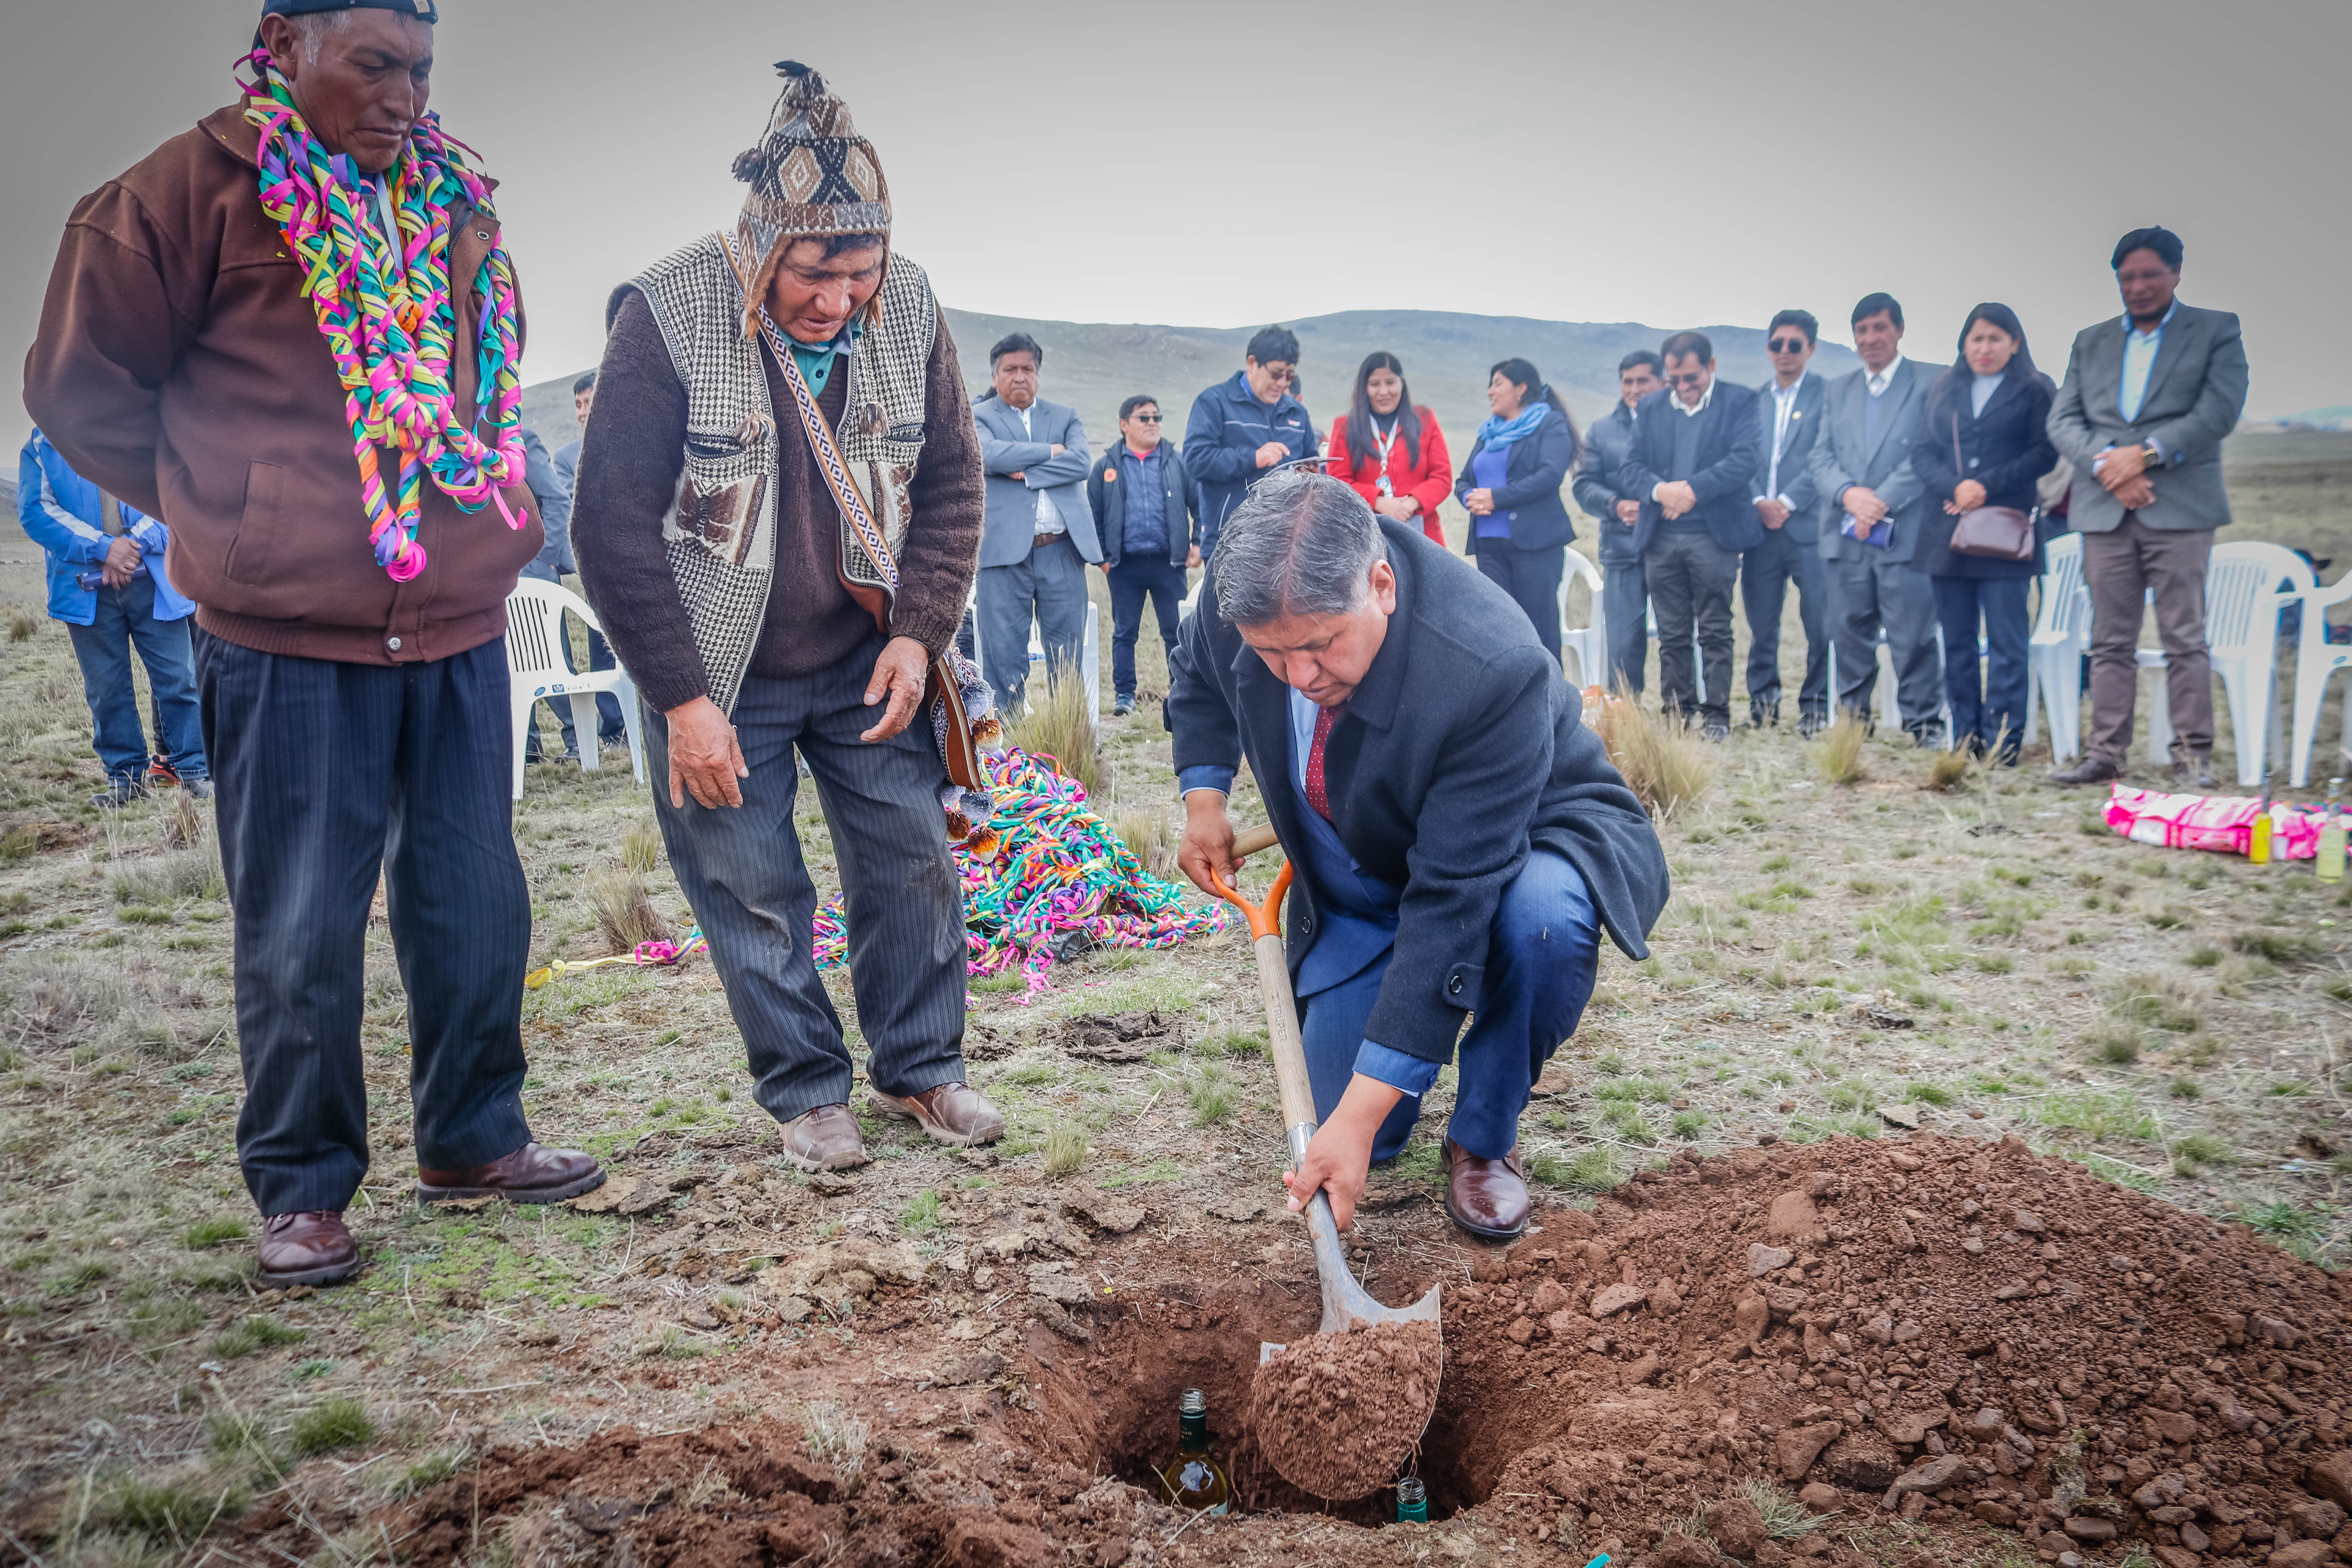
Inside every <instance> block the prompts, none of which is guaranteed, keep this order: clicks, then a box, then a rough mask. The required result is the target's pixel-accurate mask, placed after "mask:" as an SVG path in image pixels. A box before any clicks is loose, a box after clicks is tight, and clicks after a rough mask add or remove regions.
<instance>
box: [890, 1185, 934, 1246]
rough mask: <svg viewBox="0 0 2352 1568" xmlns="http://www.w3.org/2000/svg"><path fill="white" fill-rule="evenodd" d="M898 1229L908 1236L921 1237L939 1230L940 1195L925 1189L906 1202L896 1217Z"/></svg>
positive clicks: (927, 1188)
mask: <svg viewBox="0 0 2352 1568" xmlns="http://www.w3.org/2000/svg"><path fill="white" fill-rule="evenodd" d="M898 1228H899V1229H900V1230H903V1231H905V1232H907V1233H908V1235H909V1236H921V1235H924V1234H926V1233H928V1232H930V1231H934V1230H937V1229H939V1228H940V1194H937V1193H935V1192H933V1191H932V1190H931V1189H930V1188H929V1187H925V1188H924V1189H923V1190H922V1191H921V1192H919V1193H917V1194H915V1195H914V1196H913V1197H911V1198H909V1199H908V1200H907V1206H906V1208H905V1209H904V1210H903V1211H902V1212H901V1213H900V1214H899V1215H898Z"/></svg>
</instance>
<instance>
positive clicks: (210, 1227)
mask: <svg viewBox="0 0 2352 1568" xmlns="http://www.w3.org/2000/svg"><path fill="white" fill-rule="evenodd" d="M252 1234H253V1232H252V1231H251V1230H250V1229H248V1228H247V1226H246V1223H245V1221H243V1220H241V1219H239V1218H237V1217H236V1215H220V1216H219V1217H218V1218H215V1219H200V1220H198V1221H196V1223H195V1224H194V1225H192V1226H189V1227H188V1228H187V1229H186V1230H185V1231H184V1232H183V1233H182V1234H181V1237H180V1239H181V1240H183V1241H184V1242H186V1243H187V1244H188V1250H189V1251H191V1252H204V1251H206V1250H208V1249H210V1248H212V1247H222V1246H226V1244H227V1243H229V1242H232V1241H243V1240H244V1239H245V1238H246V1237H248V1236H250V1235H252Z"/></svg>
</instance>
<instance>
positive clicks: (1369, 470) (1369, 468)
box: [1323, 414, 1381, 506]
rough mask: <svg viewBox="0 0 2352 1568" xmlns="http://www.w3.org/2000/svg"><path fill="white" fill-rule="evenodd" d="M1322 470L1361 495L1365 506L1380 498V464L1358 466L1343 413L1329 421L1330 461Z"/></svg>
mask: <svg viewBox="0 0 2352 1568" xmlns="http://www.w3.org/2000/svg"><path fill="white" fill-rule="evenodd" d="M1323 471H1324V472H1325V473H1327V474H1328V475H1330V476H1331V477H1332V478H1333V479H1338V480H1340V481H1341V482H1342V483H1344V484H1345V485H1347V487H1348V488H1349V489H1351V490H1353V491H1355V492H1356V493H1357V494H1358V495H1360V496H1361V497H1363V498H1364V503H1365V504H1366V505H1367V506H1369V505H1370V504H1371V503H1372V502H1373V501H1376V500H1380V499H1381V470H1380V466H1379V465H1378V464H1377V463H1370V464H1364V465H1359V464H1358V463H1357V462H1356V460H1355V458H1354V456H1353V455H1352V454H1350V453H1349V450H1348V416H1346V415H1344V414H1342V415H1340V416H1339V417H1338V418H1337V419H1334V420H1332V421H1331V461H1330V464H1329V466H1328V467H1327V468H1325V469H1324V470H1323Z"/></svg>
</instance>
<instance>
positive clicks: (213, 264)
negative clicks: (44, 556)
mask: <svg viewBox="0 0 2352 1568" xmlns="http://www.w3.org/2000/svg"><path fill="white" fill-rule="evenodd" d="M434 20H435V17H434V14H433V9H432V5H431V3H430V0H268V5H266V7H265V15H264V16H263V18H262V25H261V34H260V37H261V43H262V46H263V47H265V48H266V49H267V51H268V56H269V61H268V69H267V70H266V71H265V73H264V86H265V91H267V90H279V91H285V92H286V94H287V98H288V100H289V101H290V103H291V105H292V107H293V109H294V110H296V111H297V112H298V113H299V121H295V122H293V123H292V124H291V125H290V126H289V128H288V130H287V131H286V132H281V134H282V135H284V136H287V137H288V138H289V140H290V138H292V137H293V136H294V135H296V134H298V133H305V134H307V135H308V136H310V137H314V138H315V139H316V141H317V142H318V144H319V147H320V148H321V149H323V153H324V154H332V155H335V156H336V157H338V158H341V159H344V160H347V161H348V162H347V163H345V164H343V165H342V166H341V169H339V174H341V177H342V178H344V179H346V180H347V181H348V182H349V186H348V188H349V189H351V190H352V194H353V200H352V205H353V206H354V207H355V208H356V209H358V210H359V211H360V212H361V214H362V221H373V222H382V221H384V218H385V212H386V207H387V205H389V203H390V202H391V201H392V200H393V199H394V197H393V195H392V194H391V193H390V191H389V190H388V189H387V186H386V184H385V183H384V182H383V180H382V179H381V178H380V176H381V175H382V174H383V172H384V171H385V170H387V169H393V168H394V164H395V163H396V162H399V161H402V160H404V159H405V158H407V157H409V156H410V155H411V149H412V148H414V147H422V146H423V145H424V143H425V137H426V132H427V129H428V128H427V127H426V126H424V125H420V123H419V122H420V121H423V120H424V119H425V97H426V93H427V89H428V87H429V83H430V77H431V71H432V48H433V22H434ZM249 101H250V103H251V104H252V105H254V106H255V110H256V112H257V113H259V114H263V115H265V116H266V114H267V111H268V106H269V104H270V102H271V101H272V100H270V99H268V97H267V96H265V95H264V94H263V93H257V96H256V97H254V98H253V99H252V100H249ZM304 127H307V132H303V131H302V128H304ZM412 132H415V135H414V137H413V138H412ZM261 135H262V132H261V129H260V126H259V124H258V123H257V121H253V120H249V119H248V117H247V105H232V106H230V107H228V108H226V109H222V110H216V111H215V112H214V113H213V114H211V115H209V116H207V117H206V118H205V120H204V121H201V122H200V123H199V124H198V125H197V126H196V127H195V129H194V130H193V131H189V132H184V133H182V134H181V135H179V136H175V137H173V139H172V140H171V141H169V142H164V143H163V146H161V147H159V148H158V149H156V151H155V152H153V153H151V154H149V155H148V157H147V158H146V159H144V160H143V161H142V162H141V163H138V164H137V165H136V166H135V167H133V168H132V169H131V170H130V171H129V172H128V173H126V174H122V175H121V177H119V178H117V179H114V180H111V181H110V182H108V183H107V184H105V185H103V186H101V187H100V189H99V190H98V191H97V192H96V193H95V194H93V195H89V196H87V197H85V198H84V199H83V200H82V201H81V203H80V204H79V205H78V206H76V207H75V209H74V212H73V216H72V217H71V218H70V219H69V220H68V224H67V226H66V233H65V239H64V242H63V244H62V246H61V247H59V250H58V260H57V267H56V269H55V271H54V272H53V274H52V275H51V277H50V280H49V289H48V295H47V300H46V301H45V302H44V304H43V307H42V313H41V327H40V334H39V337H38V339H37V342H35V344H34V347H33V352H32V353H31V355H30V356H29V357H28V358H27V360H26V367H25V402H26V406H27V407H28V408H30V409H31V410H32V411H33V413H34V416H35V417H36V418H37V419H38V420H39V422H40V424H41V426H42V428H43V429H45V430H46V431H47V432H48V434H49V437H50V439H51V440H53V441H54V442H55V443H56V444H57V446H58V448H59V449H60V450H61V451H63V452H65V453H66V454H67V456H68V458H70V460H71V461H72V462H73V464H74V465H75V467H76V468H79V470H80V471H81V472H83V473H85V474H88V475H89V477H90V478H92V479H95V480H97V481H98V482H99V483H100V484H102V485H104V486H105V487H106V488H107V489H109V490H110V491H112V492H114V493H115V494H118V495H121V497H123V498H124V499H125V500H128V501H130V502H131V504H132V505H134V506H136V507H138V508H139V509H140V510H143V511H147V512H151V513H154V514H156V515H158V516H161V517H163V518H164V519H166V520H168V521H169V524H170V526H171V530H172V545H171V550H170V553H169V555H168V557H167V561H166V569H167V570H168V571H169V573H170V574H171V578H172V581H173V584H174V585H175V586H176V587H177V588H179V590H180V591H181V592H183V593H184V594H185V595H188V596H189V597H190V598H193V599H194V600H195V601H196V603H197V605H198V608H197V611H196V625H197V627H198V630H197V635H196V666H197V681H198V690H199V696H200V699H201V700H202V703H203V717H204V734H205V750H206V752H208V753H209V754H210V756H211V759H212V764H213V777H214V780H215V785H216V789H217V797H218V800H219V831H220V845H221V858H222V862H223V866H224V868H225V870H226V873H227V878H228V887H229V896H230V900H231V902H232V903H233V905H234V907H235V910H236V1022H237V1035H238V1043H239V1049H240V1051H241V1054H242V1056H243V1058H244V1065H245V1078H246V1093H247V1100H246V1106H245V1110H244V1112H243V1114H242V1115H241V1116H240V1117H239V1119H238V1122H237V1154H238V1159H239V1162H240V1163H241V1164H242V1166H243V1168H244V1173H245V1179H246V1185H247V1190H248V1191H250V1192H251V1193H252V1194H253V1198H254V1201H255V1203H256V1204H257V1205H259V1207H260V1210H261V1213H262V1215H264V1216H265V1219H266V1221H267V1224H266V1226H265V1227H264V1231H263V1235H262V1240H261V1245H260V1275H259V1278H260V1279H261V1281H262V1282H263V1283H264V1284H266V1285H272V1286H287V1285H296V1284H329V1283H332V1282H334V1281H337V1280H341V1279H347V1278H349V1277H350V1276H351V1275H352V1273H353V1272H354V1271H355V1270H356V1268H358V1252H357V1248H356V1247H354V1245H353V1243H352V1237H351V1233H350V1231H349V1230H348V1229H347V1228H346V1227H345V1226H344V1224H343V1219H342V1210H343V1208H344V1206H345V1205H346V1204H348V1203H349V1202H350V1200H351V1197H352V1194H353V1193H354V1192H355V1191H356V1190H357V1189H358V1186H359V1184H360V1180H361V1178H362V1175H363V1174H364V1173H365V1172H366V1170H367V1165H368V1145H367V1097H366V1086H365V1083H364V1080H363V1078H362V1070H361V1060H360V1015H361V1008H362V1000H363V998H364V996H365V992H366V987H365V983H364V957H365V947H366V931H367V920H368V906H369V903H370V900H371V899H372V897H373V892H374V889H375V886H376V880H377V876H378V873H379V868H380V869H381V872H382V875H383V882H384V889H385V894H386V902H387V905H388V907H389V911H390V915H391V921H392V933H393V945H394V951H395V952H397V954H398V956H399V962H400V971H401V978H402V980H403V982H404V984H405V986H406V988H407V994H408V996H407V1000H408V1026H409V1038H410V1041H411V1044H412V1046H413V1047H414V1053H415V1063H414V1066H413V1068H412V1075H411V1076H412V1084H413V1091H414V1098H415V1139H416V1157H417V1163H418V1167H419V1169H418V1177H419V1184H420V1187H421V1189H422V1190H423V1191H424V1192H425V1194H427V1195H434V1196H473V1195H481V1194H501V1195H504V1196H507V1197H509V1198H512V1199H514V1200H516V1201H519V1202H541V1203H544V1202H551V1201H553V1200H555V1199H557V1198H561V1197H566V1196H570V1195H572V1194H577V1193H581V1192H585V1191H587V1190H588V1189H590V1188H591V1187H593V1186H595V1185H596V1184H599V1183H600V1182H602V1181H603V1179H604V1177H603V1173H602V1172H601V1171H599V1170H598V1169H597V1167H596V1163H595V1162H594V1161H593V1159H591V1158H590V1157H589V1156H587V1155H586V1154H583V1153H579V1152H572V1151H565V1150H550V1149H542V1148H541V1147H540V1146H539V1145H538V1144H537V1143H535V1142H532V1141H531V1137H530V1128H529V1126H528V1125H526V1123H525V1121H524V1120H523V1112H522V1104H521V1100H520V1089H521V1086H522V1079H523V1052H522V1037H521V1028H520V1012H521V999H522V974H523V969H524V963H525V959H526V956H527V952H528V948H529V944H530V893H529V889H528V888H527V887H526V886H525V884H524V881H523V875H522V867H521V864H520V861H519V860H518V858H516V855H515V850H514V839H513V835H512V831H511V828H510V826H509V802H508V788H509V785H508V780H509V750H508V749H509V745H510V744H511V742H510V740H509V735H510V728H509V714H508V684H507V664H506V648H505V640H504V638H505V631H506V610H505V599H506V595H507V594H508V593H509V590H511V589H512V588H513V586H514V583H515V577H516V574H517V573H518V571H519V570H520V568H521V566H522V565H523V563H526V562H528V561H529V560H530V559H531V557H532V556H533V555H534V554H535V553H537V552H538V550H539V548H540V543H541V529H540V525H539V521H538V518H537V516H536V513H535V511H534V510H532V503H531V501H530V492H529V491H528V490H527V489H522V488H520V487H517V488H514V489H509V490H507V491H505V492H504V493H503V495H502V496H501V497H500V498H499V500H501V501H502V503H503V504H501V505H498V506H488V507H485V508H483V509H482V510H477V511H474V512H472V513H471V514H470V515H469V514H467V513H466V512H464V511H461V510H460V509H459V507H458V506H457V503H456V502H455V501H454V500H452V499H451V498H450V497H449V496H448V495H446V494H445V493H444V492H443V490H442V489H441V488H440V486H439V484H438V483H436V480H435V479H433V478H430V477H428V478H427V479H426V480H425V483H424V485H423V487H422V489H423V494H422V503H421V513H420V515H419V517H418V519H417V523H416V531H415V545H414V546H412V547H411V548H412V549H413V548H415V547H416V546H421V547H422V548H423V550H424V552H425V556H426V558H427V563H426V564H425V567H424V569H423V571H422V572H421V573H416V572H413V571H412V572H411V573H410V574H409V575H408V576H407V577H406V579H405V580H401V576H400V574H399V573H396V572H394V571H392V570H388V569H387V566H386V565H382V564H379V562H378V557H377V555H376V553H375V552H374V551H373V550H372V549H371V547H370V519H369V516H368V514H367V511H366V510H365V508H364V507H363V505H362V493H361V485H360V473H359V469H358V468H357V467H356V466H355V464H354V462H353V456H352V425H351V422H350V419H349V417H348V416H347V415H346V413H345V396H344V387H343V384H342V383H341V379H340V378H339V374H338V371H337V366H336V363H335V361H334V359H333V357H332V355H331V353H330V350H329V345H328V342H327V339H326V338H325V336H324V335H323V334H322V333H321V331H320V324H319V321H318V319H317V317H316V316H315V315H314V313H313V310H312V306H311V302H310V300H308V299H306V298H305V297H304V295H303V292H302V284H303V279H304V272H303V268H302V266H301V264H300V263H299V261H297V260H296V259H295V258H294V257H293V256H292V255H291V254H289V253H290V252H291V251H292V249H293V247H292V246H291V245H290V244H289V241H288V238H287V235H286V233H285V231H284V230H283V229H282V228H281V227H280V226H279V224H278V222H277V221H276V220H274V219H273V218H271V217H270V216H268V214H267V213H265V211H264V210H263V207H262V205H261V201H260V191H261V185H262V177H261V176H260V174H258V172H257V160H258V158H259V156H260V148H261ZM296 145H298V146H299V143H296ZM321 161H322V162H323V161H324V160H323V156H322V158H321ZM402 166H403V167H406V164H405V163H403V164H402ZM448 216H449V221H450V231H451V243H450V247H449V253H448V264H447V265H448V277H449V278H450V279H453V280H454V281H453V283H452V284H451V286H450V288H449V289H448V293H449V295H450V296H451V300H452V303H453V304H454V306H455V314H456V321H455V337H454V340H453V341H454V343H455V345H456V346H455V349H454V352H453V353H452V354H451V356H450V357H451V360H452V362H453V366H454V374H455V376H456V386H455V393H456V401H457V406H456V411H455V413H456V421H457V423H458V424H460V425H471V424H472V423H473V422H474V415H475V398H476V393H477V390H478V389H477V388H476V387H475V385H474V384H473V383H474V379H475V373H474V363H475V353H474V345H475V343H476V342H477V333H478V330H479V323H480V321H481V314H482V311H483V310H484V309H485V291H486V289H491V288H496V287H497V286H498V285H497V284H496V282H495V280H494V279H493V273H492V271H490V270H487V269H486V268H485V266H484V263H485V258H488V257H489V256H490V255H491V254H492V252H493V251H494V250H495V249H497V248H498V247H499V235H498V227H497V223H496V220H495V219H494V218H493V217H492V216H491V215H490V214H489V213H488V212H487V211H481V210H477V209H475V208H474V207H472V206H470V205H467V204H466V203H464V202H463V201H462V200H460V201H458V202H457V204H456V205H455V206H454V208H453V210H451V211H450V212H449V215H448ZM418 270H419V271H426V270H428V264H424V263H420V264H419V268H418ZM412 280H413V281H429V278H426V279H415V278H413V279H412ZM517 327H518V333H519V328H520V323H519V322H518V323H517ZM376 456H377V459H378V461H379V464H380V465H381V468H382V471H383V475H384V484H385V485H386V487H387V488H388V489H389V488H391V487H393V486H394V485H396V483H397V481H398V476H399V473H400V462H399V458H398V457H397V455H396V454H394V452H392V451H391V450H389V449H388V448H381V447H380V448H378V450H377V453H376ZM507 514H512V516H513V517H514V518H515V519H516V525H515V526H509V521H507ZM393 526H394V527H398V526H399V525H398V523H397V522H396V521H395V522H394V524H393Z"/></svg>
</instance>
